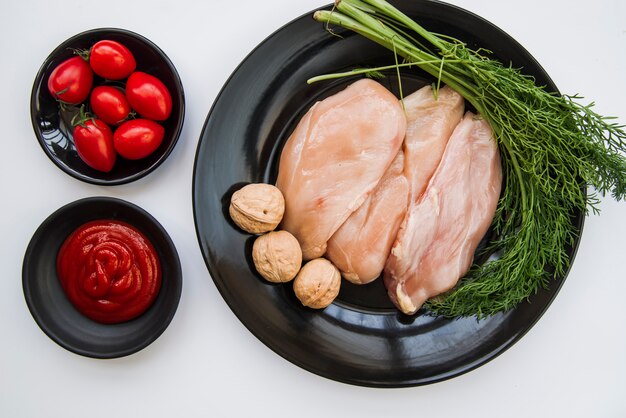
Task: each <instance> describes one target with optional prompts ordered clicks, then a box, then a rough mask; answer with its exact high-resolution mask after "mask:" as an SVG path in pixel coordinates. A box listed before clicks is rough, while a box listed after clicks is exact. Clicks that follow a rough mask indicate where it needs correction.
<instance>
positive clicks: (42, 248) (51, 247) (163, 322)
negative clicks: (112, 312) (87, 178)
mask: <svg viewBox="0 0 626 418" xmlns="http://www.w3.org/2000/svg"><path fill="white" fill-rule="evenodd" d="M97 219H115V220H119V221H124V222H127V223H129V224H131V225H133V226H135V227H136V228H137V229H139V230H140V231H141V232H142V233H143V234H144V235H145V236H146V237H147V238H148V239H149V240H150V241H151V242H152V244H153V246H154V248H155V250H156V252H157V254H158V257H159V260H160V262H161V269H162V282H161V289H160V291H159V295H158V296H157V298H156V300H155V301H154V303H153V304H152V306H150V308H148V310H147V311H146V312H144V313H143V314H142V315H140V316H138V317H137V318H135V319H132V320H130V321H127V322H122V323H118V324H101V323H98V322H95V321H92V320H91V319H89V318H87V317H86V316H84V315H82V314H81V313H80V312H79V311H78V310H76V308H74V306H73V305H72V304H71V303H70V301H69V300H68V298H67V297H66V295H65V292H64V291H63V288H62V287H61V284H60V283H59V279H58V277H57V272H56V258H57V253H58V252H59V249H60V247H61V245H62V244H63V242H64V241H65V239H66V238H67V237H68V235H69V234H71V233H72V232H73V231H74V230H75V229H76V228H78V227H79V226H81V225H82V224H84V223H86V222H89V221H92V220H97ZM182 281H183V280H182V270H181V265H180V260H179V259H178V252H177V251H176V247H175V246H174V243H173V242H172V240H171V238H170V237H169V235H168V234H167V232H166V231H165V229H164V228H163V226H161V224H159V222H158V221H157V220H156V219H154V218H153V217H152V216H151V215H150V214H149V213H148V212H146V211H145V210H143V209H141V208H140V207H138V206H136V205H134V204H132V203H129V202H126V201H124V200H120V199H116V198H110V197H91V198H86V199H81V200H77V201H75V202H72V203H69V204H67V205H65V206H63V207H61V208H60V209H58V210H57V211H55V212H54V213H53V214H52V215H50V216H49V217H48V218H47V219H46V220H45V221H44V222H43V223H42V224H41V225H40V226H39V228H38V229H37V231H36V232H35V234H34V235H33V237H32V238H31V241H30V243H29V244H28V248H27V249H26V254H25V255H24V262H23V265H22V286H23V289H24V298H25V299H26V304H27V305H28V308H29V309H30V312H31V314H32V315H33V318H34V319H35V321H36V322H37V324H38V325H39V327H40V328H41V329H42V330H43V332H45V333H46V334H47V335H48V336H49V337H50V338H51V339H52V340H53V341H55V342H56V343H57V344H59V345H60V346H62V347H64V348H66V349H67V350H69V351H72V352H74V353H77V354H80V355H83V356H87V357H94V358H114V357H122V356H126V355H129V354H132V353H135V352H137V351H139V350H141V349H142V348H144V347H146V346H148V345H149V344H150V343H152V342H153V341H154V340H156V339H157V338H158V337H159V335H161V333H163V331H165V329H166V328H167V326H168V325H169V323H170V321H171V320H172V318H173V317H174V314H175V313H176V309H177V307H178V302H179V300H180V295H181V290H182Z"/></svg>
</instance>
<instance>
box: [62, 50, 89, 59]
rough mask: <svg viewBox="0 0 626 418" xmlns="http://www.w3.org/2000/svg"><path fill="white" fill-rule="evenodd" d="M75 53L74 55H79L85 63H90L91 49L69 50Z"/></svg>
mask: <svg viewBox="0 0 626 418" xmlns="http://www.w3.org/2000/svg"><path fill="white" fill-rule="evenodd" d="M67 49H69V50H70V51H72V52H73V53H74V55H78V56H79V57H81V58H82V59H84V60H85V61H87V62H89V55H90V54H91V50H90V49H78V48H67Z"/></svg>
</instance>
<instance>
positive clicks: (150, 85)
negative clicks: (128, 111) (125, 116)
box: [126, 71, 172, 120]
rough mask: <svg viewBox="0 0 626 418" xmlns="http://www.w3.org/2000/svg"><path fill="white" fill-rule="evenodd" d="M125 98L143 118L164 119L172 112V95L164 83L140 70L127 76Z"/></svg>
mask: <svg viewBox="0 0 626 418" xmlns="http://www.w3.org/2000/svg"><path fill="white" fill-rule="evenodd" d="M126 98H127V99H128V103H130V106H131V107H132V108H133V109H135V110H136V111H137V113H139V114H140V115H141V116H143V117H144V118H148V119H153V120H165V119H167V118H168V117H169V116H170V113H172V96H171V95H170V92H169V90H168V89H167V87H165V84H163V82H161V80H159V79H158V78H156V77H154V76H152V75H150V74H146V73H144V72H141V71H135V72H134V73H132V74H131V75H130V77H128V80H127V81H126Z"/></svg>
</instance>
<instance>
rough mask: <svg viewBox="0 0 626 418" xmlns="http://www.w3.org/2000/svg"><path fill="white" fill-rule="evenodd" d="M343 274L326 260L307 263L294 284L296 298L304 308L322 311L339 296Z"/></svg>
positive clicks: (318, 259)
mask: <svg viewBox="0 0 626 418" xmlns="http://www.w3.org/2000/svg"><path fill="white" fill-rule="evenodd" d="M340 284H341V273H340V272H339V270H338V269H337V267H335V266H334V265H333V263H331V262H330V261H328V260H326V259H325V258H316V259H314V260H311V261H309V262H308V263H306V264H305V265H304V266H303V267H302V268H301V269H300V272H299V273H298V275H297V276H296V279H295V280H294V282H293V290H294V292H295V294H296V297H297V298H298V299H299V300H300V302H301V303H302V304H303V305H304V306H308V307H310V308H315V309H321V308H325V307H327V306H328V305H330V304H331V303H332V302H333V300H335V298H336V297H337V295H338V294H339V286H340Z"/></svg>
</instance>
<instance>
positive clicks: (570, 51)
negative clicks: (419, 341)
mask: <svg viewBox="0 0 626 418" xmlns="http://www.w3.org/2000/svg"><path fill="white" fill-rule="evenodd" d="M325 3H326V2H325V1H323V0H322V1H320V0H317V1H315V0H306V1H302V0H301V1H288V0H265V1H256V0H239V1H233V0H230V1H203V2H201V1H199V0H198V1H163V0H158V1H148V0H142V1H128V0H125V1H117V0H109V1H107V2H90V1H84V0H72V1H70V0H55V1H48V0H46V1H33V0H14V1H10V2H8V1H7V2H3V4H2V7H1V11H0V21H1V24H0V51H1V55H0V56H1V57H2V58H0V89H1V90H0V91H1V92H2V101H1V103H0V106H1V108H0V109H1V110H0V118H1V119H0V120H1V124H0V126H1V128H0V129H1V130H2V132H3V134H2V144H3V145H2V152H0V170H1V172H0V190H1V198H0V199H1V205H0V211H1V212H0V214H1V216H0V222H1V229H0V232H1V237H0V257H1V259H0V260H1V261H0V269H1V270H0V272H1V274H0V416H1V417H7V418H12V417H65V418H70V417H87V416H89V417H122V416H134V417H140V416H141V417H143V416H146V417H167V416H172V415H174V416H178V417H196V416H206V417H208V416H212V417H221V416H245V415H244V414H246V415H252V416H262V417H265V416H267V417H270V416H271V417H287V416H289V417H314V416H315V417H324V416H350V417H352V416H354V417H381V416H387V417H394V416H428V417H448V416H450V417H456V416H480V417H491V416H493V417H496V416H509V417H518V416H519V417H522V416H523V417H527V416H532V417H559V416H563V417H592V416H593V417H624V416H626V397H625V396H626V377H625V376H626V325H625V324H626V306H625V303H624V295H626V252H625V250H624V245H623V242H624V237H626V203H616V202H614V201H613V200H611V199H610V198H606V199H604V200H603V201H602V204H601V208H602V214H601V215H600V216H590V217H589V218H588V219H587V220H586V224H585V229H584V234H583V238H582V243H581V245H580V249H579V251H578V256H577V258H576V260H575V263H574V265H573V268H572V271H571V273H570V275H569V277H568V278H567V281H566V282H565V285H564V286H563V289H562V290H561V292H560V293H559V295H558V297H557V298H556V300H555V302H554V303H553V304H552V306H551V307H550V309H549V310H548V311H547V313H546V314H545V315H544V316H543V318H542V319H541V320H540V321H539V323H538V324H537V325H536V326H535V327H534V328H532V330H531V331H530V332H529V333H528V334H527V335H526V336H525V337H524V338H523V339H522V340H521V341H519V342H518V343H517V344H516V345H514V346H513V347H512V348H511V349H509V350H508V351H507V352H505V353H504V354H503V355H501V356H500V357H498V358H496V359H495V360H493V361H491V362H490V363H488V364H486V365H485V366H482V367H480V368H479V369H477V370H475V371H473V372H471V373H469V374H466V375H463V376H461V377H458V378H455V379H452V380H449V381H445V382H442V383H438V384H435V385H430V386H426V387H416V388H407V389H370V388H362V387H356V386H350V385H346V384H341V383H336V382H334V381H331V380H327V379H324V378H321V377H318V376H316V375H313V374H311V373H309V372H307V371H304V370H302V369H299V368H298V367H296V366H294V365H292V364H291V363H289V362H287V361H286V360H284V359H282V358H281V357H279V356H278V355H276V354H274V353H273V352H272V351H271V350H269V349H268V348H266V347H265V346H264V345H263V344H262V343H261V342H259V341H258V340H256V339H255V337H254V336H253V335H252V334H250V333H249V332H248V331H247V330H246V329H245V327H244V326H243V325H242V324H241V323H239V321H238V320H237V319H236V317H235V316H234V315H233V314H232V312H231V311H230V310H229V308H228V307H227V306H226V304H225V303H224V301H223V300H222V298H221V297H220V295H219V293H218V291H217V289H216V287H215V286H214V284H213V282H212V280H211V278H210V276H209V274H208V271H207V269H206V267H205V264H204V261H203V259H202V255H201V253H200V250H199V246H198V243H197V240H196V235H195V230H194V223H193V216H192V203H191V179H192V167H193V161H194V153H195V149H196V145H197V142H198V138H199V135H200V130H201V128H202V125H203V122H204V119H205V118H206V115H207V113H208V110H209V108H210V106H211V103H212V102H213V100H214V99H215V97H216V95H217V93H218V92H219V90H220V88H221V86H222V85H223V84H224V82H225V81H226V80H227V78H228V76H229V75H230V73H231V72H232V71H233V70H234V69H235V67H236V66H237V64H239V62H240V61H241V60H242V59H243V58H244V57H245V56H246V55H247V54H248V53H249V52H250V51H251V50H252V49H253V48H254V47H255V46H256V45H257V44H258V43H259V42H261V41H262V40H263V39H264V38H265V37H266V36H268V35H270V34H271V33H272V32H274V31H275V30H277V29H278V28H280V27H281V26H282V25H284V24H286V23H288V22H289V21H291V20H292V19H294V18H296V17H298V16H300V15H302V14H304V13H307V12H309V11H311V10H313V9H315V8H317V7H319V6H322V5H324V4H325ZM452 3H455V4H457V5H459V6H461V7H464V8H466V9H468V10H470V11H473V12H475V13H477V14H479V15H481V16H483V17H484V18H486V19H488V20H490V21H491V22H493V23H495V24H496V25H497V26H499V27H501V28H502V29H504V30H505V31H506V32H508V33H509V34H511V35H512V36H513V37H514V38H516V39H517V40H518V41H519V42H520V43H521V44H522V45H524V46H525V47H526V48H527V49H528V50H529V51H530V52H531V54H533V55H534V56H535V57H536V58H537V60H538V61H539V62H540V63H541V64H542V65H543V66H544V68H545V69H546V70H547V72H548V74H550V76H551V77H552V78H553V80H554V81H555V83H556V84H557V86H558V87H559V89H560V90H561V91H562V92H566V93H570V94H573V93H580V94H582V95H584V96H585V97H587V98H588V99H589V100H595V101H596V102H597V104H598V105H597V109H598V110H599V111H600V112H601V113H603V114H611V115H616V116H618V117H619V120H620V121H621V122H622V123H626V107H625V106H624V102H623V96H624V93H626V81H625V80H626V78H625V75H626V6H625V5H626V3H624V2H623V1H622V0H594V1H590V2H589V1H585V2H582V1H574V2H570V1H565V0H560V1H552V0H541V1H539V0H525V1H515V2H512V1H501V2H492V1H487V0H473V1H470V0H454V1H452ZM107 26H109V27H120V28H125V29H129V30H132V31H135V32H138V33H140V34H142V35H144V36H146V37H148V38H150V39H151V40H152V41H154V42H155V43H156V44H157V45H159V46H160V47H161V48H162V49H163V50H164V51H165V52H166V53H167V54H168V55H169V57H170V58H171V60H172V61H173V62H174V64H175V65H176V67H177V69H178V71H179V73H180V76H181V78H182V80H183V84H184V87H185V94H186V104H187V114H186V118H185V124H184V129H183V132H182V136H181V138H180V141H179V143H178V145H177V147H176V149H175V150H174V152H173V153H172V154H171V156H170V157H169V159H168V160H167V161H166V162H165V163H164V164H163V165H162V166H161V167H159V169H158V170H156V171H155V172H153V173H152V174H150V175H149V176H148V177H146V178H144V179H142V180H139V181H136V182H134V183H132V184H129V185H123V186H116V187H99V186H93V185H89V184H86V183H82V182H80V181H77V180H75V179H73V178H71V177H69V176H68V175H66V174H64V173H63V172H62V171H61V170H59V169H58V168H57V167H56V166H55V165H53V164H52V163H51V162H50V161H49V160H48V158H47V157H46V156H45V154H44V153H43V152H42V150H41V148H40V146H39V145H38V143H37V141H36V139H35V136H34V134H33V130H32V127H31V122H30V116H29V96H30V91H31V87H32V82H33V79H34V77H35V74H36V73H37V70H38V69H39V66H40V65H41V63H42V62H43V60H44V59H45V58H46V56H47V55H48V54H49V53H50V52H51V51H52V50H53V49H54V48H55V47H56V46H57V45H58V44H59V43H61V42H62V41H64V40H65V39H67V38H69V37H70V36H72V35H74V34H76V33H79V32H82V31H84V30H87V29H92V28H98V27H107ZM241 99H242V100H245V97H242V98H241ZM95 195H106V196H114V197H119V198H122V199H126V200H129V201H131V202H134V203H136V204H138V205H140V206H142V207H143V208H144V209H146V210H147V211H149V212H150V213H151V214H152V215H153V216H155V217H156V218H157V219H158V220H159V221H160V222H161V223H162V224H163V225H164V226H165V228H166V229H167V230H168V232H169V233H170V235H171V237H172V238H173V240H174V242H175V244H176V246H177V248H178V251H179V254H180V257H181V262H182V267H183V273H184V287H183V293H182V298H181V300H180V305H179V308H178V312H177V314H176V316H175V318H174V320H173V321H172V323H171V324H170V326H169V328H168V329H167V330H166V331H165V333H164V334H163V335H162V336H161V337H160V338H159V339H158V340H157V341H156V342H154V343H153V344H152V345H150V346H149V347H147V348H146V349H144V350H142V351H141V352H139V353H136V354H134V355H131V356H128V357H125V358H121V359H115V360H94V359H90V358H86V357H81V356H78V355H75V354H72V353H70V352H68V351H66V350H64V349H62V348H61V347H59V346H58V345H56V344H55V343H54V342H52V340H50V339H49V338H48V337H47V336H46V335H45V334H44V333H43V332H41V330H40V329H39V328H38V327H37V325H36V323H35V322H34V321H33V319H32V317H31V315H30V313H29V311H28V309H27V307H26V304H25V302H24V298H23V293H22V287H21V266H22V257H23V255H24V251H25V249H26V246H27V245H28V242H29V240H30V238H31V235H32V234H33V232H34V231H35V229H36V228H37V227H38V226H39V224H40V223H41V222H42V221H43V220H44V219H45V218H46V217H47V216H48V215H49V214H50V213H52V212H53V211H54V210H56V209H57V208H59V207H60V206H62V205H64V204H66V203H69V202H71V201H74V200H76V199H79V198H82V197H87V196H95Z"/></svg>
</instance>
